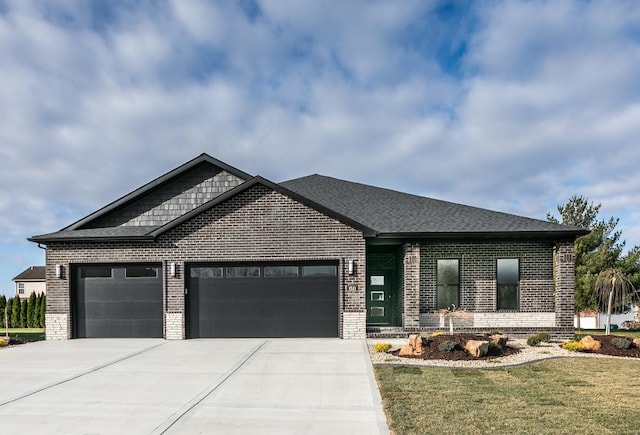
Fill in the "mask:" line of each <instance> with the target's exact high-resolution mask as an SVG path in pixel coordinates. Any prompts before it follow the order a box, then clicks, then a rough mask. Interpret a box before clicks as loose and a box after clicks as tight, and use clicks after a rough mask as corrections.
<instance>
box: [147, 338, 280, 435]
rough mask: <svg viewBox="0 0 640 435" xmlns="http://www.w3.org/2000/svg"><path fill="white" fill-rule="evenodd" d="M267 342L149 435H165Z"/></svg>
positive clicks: (266, 341)
mask: <svg viewBox="0 0 640 435" xmlns="http://www.w3.org/2000/svg"><path fill="white" fill-rule="evenodd" d="M268 342H269V340H265V341H263V342H262V343H260V344H259V345H257V346H256V347H254V348H253V349H251V350H250V351H249V352H247V353H246V354H245V355H244V356H243V357H242V359H241V360H240V361H239V362H237V363H236V364H235V365H234V366H233V367H232V368H231V369H230V370H229V371H228V372H227V373H226V374H225V375H224V376H223V377H222V379H220V380H216V381H215V382H214V383H212V384H211V385H209V386H208V387H207V388H205V389H204V390H203V391H201V392H200V394H198V395H197V396H195V397H194V398H193V399H191V400H190V401H189V402H188V403H187V404H186V405H184V406H183V407H182V408H181V409H180V410H178V411H177V412H176V413H174V414H173V415H172V416H171V417H169V418H168V419H167V420H165V421H164V423H162V424H161V425H159V426H158V427H156V428H155V429H154V430H153V431H152V432H151V434H152V435H162V434H164V433H166V432H167V431H168V430H169V429H171V427H173V425H174V424H176V423H177V422H178V421H180V419H182V417H184V416H185V415H187V414H188V413H189V412H191V410H193V409H194V408H195V407H196V406H198V405H199V404H200V403H202V401H203V400H205V399H206V398H207V397H209V396H210V395H211V394H213V392H214V391H216V390H217V389H218V388H220V387H221V386H222V385H223V384H224V383H225V382H226V381H227V380H228V379H229V378H230V377H231V376H233V375H234V374H235V373H236V372H237V371H238V370H240V369H241V368H242V366H244V365H245V364H246V363H247V362H248V361H249V360H250V359H251V358H252V357H253V356H254V355H255V354H256V353H257V352H258V351H259V350H260V349H261V348H262V347H263V346H264V345H265V344H267V343H268Z"/></svg>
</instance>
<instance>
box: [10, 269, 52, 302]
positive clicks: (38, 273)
mask: <svg viewBox="0 0 640 435" xmlns="http://www.w3.org/2000/svg"><path fill="white" fill-rule="evenodd" d="M13 283H14V285H15V295H16V296H18V297H19V298H20V299H29V296H31V294H32V293H35V294H37V295H38V294H44V293H46V292H47V282H46V279H45V267H44V266H30V267H29V268H27V269H25V270H24V271H22V272H21V273H20V274H18V275H17V276H16V277H15V278H13Z"/></svg>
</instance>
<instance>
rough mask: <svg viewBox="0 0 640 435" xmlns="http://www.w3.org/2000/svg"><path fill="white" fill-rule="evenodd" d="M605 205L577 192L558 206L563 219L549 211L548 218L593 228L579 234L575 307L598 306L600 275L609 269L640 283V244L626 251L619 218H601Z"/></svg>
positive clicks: (587, 307)
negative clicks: (624, 252)
mask: <svg viewBox="0 0 640 435" xmlns="http://www.w3.org/2000/svg"><path fill="white" fill-rule="evenodd" d="M601 206H602V204H594V203H593V202H589V200H587V199H586V198H585V197H583V196H580V195H573V196H572V197H571V198H570V199H569V202H567V203H566V204H564V205H558V212H559V214H560V219H558V218H556V217H555V216H553V215H552V214H551V213H547V220H549V221H550V222H555V223H562V224H564V225H570V226H574V227H578V228H583V229H587V230H590V231H591V233H589V234H587V235H586V236H582V237H578V238H577V239H576V243H575V253H576V289H575V309H576V311H577V312H579V311H582V310H585V309H597V307H598V297H597V294H596V292H595V284H596V279H597V277H598V274H600V272H602V271H604V270H607V269H617V270H619V271H620V272H622V273H623V274H624V275H625V276H627V277H628V278H629V279H630V281H631V282H632V283H633V284H634V285H636V286H637V285H638V284H640V247H638V246H636V247H634V248H633V249H632V250H630V251H629V252H628V253H626V254H624V255H623V253H622V251H623V249H624V245H625V241H624V240H622V239H621V236H622V232H621V231H619V230H616V226H617V225H618V222H619V221H620V219H619V218H614V217H610V218H609V219H608V220H605V219H598V213H599V212H600V208H601Z"/></svg>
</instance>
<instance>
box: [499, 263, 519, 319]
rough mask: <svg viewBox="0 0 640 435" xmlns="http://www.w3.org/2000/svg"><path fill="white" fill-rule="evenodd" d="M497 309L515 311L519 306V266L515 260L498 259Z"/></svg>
mask: <svg viewBox="0 0 640 435" xmlns="http://www.w3.org/2000/svg"><path fill="white" fill-rule="evenodd" d="M496 278H497V279H496V281H497V283H498V309H499V310H517V309H518V305H519V299H520V298H519V296H520V295H519V294H518V293H519V291H518V287H519V282H520V264H519V260H518V259H517V258H501V259H498V265H497V276H496Z"/></svg>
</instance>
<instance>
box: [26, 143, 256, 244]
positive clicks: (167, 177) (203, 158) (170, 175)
mask: <svg viewBox="0 0 640 435" xmlns="http://www.w3.org/2000/svg"><path fill="white" fill-rule="evenodd" d="M201 163H209V164H211V165H213V166H216V167H218V168H220V169H222V170H224V171H226V172H229V173H230V174H232V175H235V176H236V177H238V178H241V179H243V180H245V181H246V180H249V179H250V178H251V175H249V174H247V173H246V172H243V171H241V170H239V169H237V168H234V167H233V166H230V165H228V164H226V163H224V162H221V161H220V160H217V159H214V158H213V157H211V156H210V155H208V154H206V153H202V154H200V155H199V156H198V157H196V158H195V159H192V160H190V161H188V162H187V163H184V164H183V165H181V166H178V167H177V168H176V169H174V170H172V171H169V172H167V173H166V174H164V175H161V176H160V177H158V178H156V179H155V180H152V181H150V182H149V183H147V184H145V185H143V186H142V187H140V188H138V189H136V190H134V191H133V192H131V193H129V194H127V195H125V196H123V197H121V198H120V199H117V200H115V201H113V202H112V203H110V204H108V205H106V206H104V207H102V208H101V209H99V210H97V211H95V212H93V213H91V214H90V215H88V216H85V217H84V218H82V219H80V220H79V221H76V222H74V223H72V224H71V225H69V226H67V227H65V228H63V229H61V230H60V231H65V230H75V229H78V228H79V227H81V226H83V225H86V224H87V223H89V222H91V221H93V220H95V219H97V218H99V217H102V216H104V215H106V214H108V213H110V212H112V211H114V210H115V209H117V208H119V207H121V206H123V205H125V204H127V203H129V202H131V201H133V200H135V199H137V198H138V197H139V196H141V195H143V194H144V193H147V192H149V191H151V190H153V189H155V188H157V187H159V186H161V185H163V184H165V183H168V182H169V181H171V180H172V179H174V178H176V177H178V176H179V175H182V174H183V173H185V172H187V171H188V170H190V169H191V168H193V167H195V166H197V165H199V164H201ZM32 241H33V240H32Z"/></svg>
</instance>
